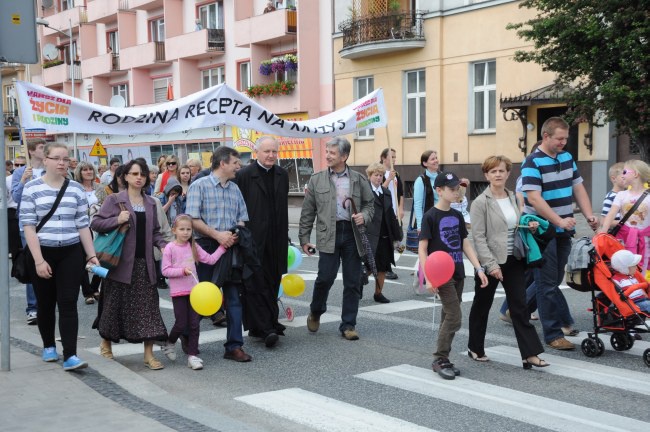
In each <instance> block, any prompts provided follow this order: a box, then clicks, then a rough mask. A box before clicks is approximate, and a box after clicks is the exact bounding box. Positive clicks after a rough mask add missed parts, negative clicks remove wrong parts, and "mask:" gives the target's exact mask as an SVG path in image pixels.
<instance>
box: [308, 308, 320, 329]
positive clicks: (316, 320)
mask: <svg viewBox="0 0 650 432" xmlns="http://www.w3.org/2000/svg"><path fill="white" fill-rule="evenodd" d="M318 327H320V317H317V316H315V315H314V314H312V313H311V312H310V313H309V315H307V329H308V330H309V331H310V332H312V333H316V332H317V331H318Z"/></svg>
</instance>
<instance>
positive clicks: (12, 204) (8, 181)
mask: <svg viewBox="0 0 650 432" xmlns="http://www.w3.org/2000/svg"><path fill="white" fill-rule="evenodd" d="M11 177H12V176H7V179H6V184H7V208H10V209H11V208H12V209H15V208H18V204H16V201H14V199H13V197H12V196H11Z"/></svg>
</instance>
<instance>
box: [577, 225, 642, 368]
mask: <svg viewBox="0 0 650 432" xmlns="http://www.w3.org/2000/svg"><path fill="white" fill-rule="evenodd" d="M592 245H593V251H592V252H591V253H590V256H591V264H590V266H589V267H590V268H589V274H588V281H589V283H588V285H589V286H590V288H591V293H592V305H593V308H592V312H593V317H594V331H593V333H592V332H589V333H588V337H587V338H586V339H584V340H583V341H582V344H581V348H582V352H583V353H584V354H585V355H586V356H587V357H597V356H600V355H602V354H603V353H604V352H605V345H604V344H603V342H602V340H601V339H600V338H599V337H598V334H599V333H611V338H610V343H611V345H612V348H614V349H615V350H616V351H626V350H629V349H631V348H632V346H633V345H634V335H636V334H640V333H649V332H650V327H649V326H648V324H647V323H646V319H648V318H650V312H648V311H646V309H645V308H646V307H647V306H648V305H650V301H648V298H647V297H648V291H647V290H648V282H646V281H645V279H644V278H643V276H642V275H641V272H640V271H639V268H638V264H639V262H640V260H641V256H640V255H636V254H633V253H632V252H630V251H627V250H625V247H624V246H623V245H622V244H621V243H620V242H619V241H618V240H617V239H616V238H615V237H614V236H612V235H609V234H605V233H601V234H596V235H595V236H594V237H593V238H592ZM597 290H599V291H601V292H600V293H598V294H597V295H596V291H597ZM644 300H645V303H644ZM636 301H638V303H637V302H636ZM641 307H643V308H644V309H641ZM643 361H644V362H645V364H646V365H647V366H648V367H650V348H649V349H646V350H645V352H644V353H643Z"/></svg>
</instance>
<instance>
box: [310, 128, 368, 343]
mask: <svg viewBox="0 0 650 432" xmlns="http://www.w3.org/2000/svg"><path fill="white" fill-rule="evenodd" d="M349 156H350V143H349V141H348V140H346V139H345V138H334V139H332V140H331V141H329V142H328V143H327V144H326V160H327V166H328V168H327V169H326V170H323V171H321V172H319V173H316V174H314V175H313V176H312V178H311V179H310V180H309V184H308V185H307V189H306V190H305V200H304V201H303V204H302V212H301V214H300V229H299V232H298V237H299V239H300V245H301V246H302V250H303V251H304V252H305V253H306V254H307V255H312V254H313V248H314V247H317V248H318V250H319V253H320V259H319V261H318V276H317V277H316V281H315V282H314V292H313V295H312V301H311V305H310V313H309V316H308V317H307V328H308V329H309V331H310V332H312V333H314V332H316V331H318V327H319V325H320V316H321V315H322V314H323V313H325V311H326V310H327V296H328V294H329V290H330V288H331V287H332V284H333V283H334V280H335V279H336V274H337V272H338V269H339V263H340V262H342V263H343V310H342V312H341V324H340V326H339V331H340V332H341V335H342V336H343V337H344V338H346V339H347V340H357V339H359V335H358V333H357V331H356V330H355V326H356V323H357V312H358V310H359V299H360V297H361V257H362V256H363V255H364V248H363V245H362V244H361V238H360V235H359V231H358V229H357V225H362V224H364V223H369V222H370V221H371V220H372V216H373V213H374V207H373V202H374V195H373V193H372V190H371V189H370V184H369V183H368V180H367V179H366V178H365V177H364V176H363V175H362V174H360V173H358V172H356V171H353V170H351V169H350V168H349V167H348V166H347V164H346V161H347V160H348V157H349ZM346 198H351V199H352V201H353V202H354V204H355V206H356V208H357V210H358V211H359V212H358V213H356V214H353V213H352V209H350V208H349V201H348V203H347V204H346V205H344V201H345V200H346ZM314 221H316V245H313V244H312V243H310V237H311V230H312V228H313V226H314Z"/></svg>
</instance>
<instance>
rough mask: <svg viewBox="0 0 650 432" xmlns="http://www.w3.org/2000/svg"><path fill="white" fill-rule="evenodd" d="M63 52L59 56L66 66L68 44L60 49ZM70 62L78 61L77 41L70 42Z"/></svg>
mask: <svg viewBox="0 0 650 432" xmlns="http://www.w3.org/2000/svg"><path fill="white" fill-rule="evenodd" d="M61 50H62V51H63V52H62V53H61V55H62V56H63V61H64V62H65V63H66V64H70V44H68V45H64V46H63V48H61ZM72 60H73V61H77V60H79V57H78V56H77V41H72Z"/></svg>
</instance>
